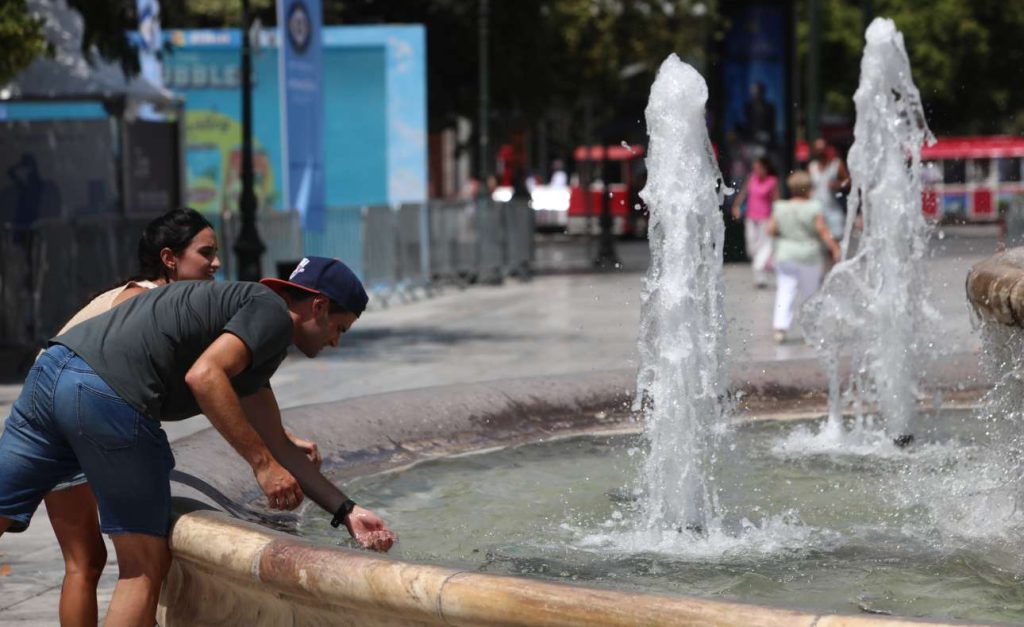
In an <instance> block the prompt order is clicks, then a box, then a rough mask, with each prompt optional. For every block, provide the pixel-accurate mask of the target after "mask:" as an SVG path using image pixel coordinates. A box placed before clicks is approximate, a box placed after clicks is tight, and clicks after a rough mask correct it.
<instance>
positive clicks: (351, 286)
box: [260, 257, 370, 316]
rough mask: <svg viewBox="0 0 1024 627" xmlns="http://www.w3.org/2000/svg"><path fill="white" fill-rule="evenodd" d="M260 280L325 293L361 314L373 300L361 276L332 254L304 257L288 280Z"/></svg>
mask: <svg viewBox="0 0 1024 627" xmlns="http://www.w3.org/2000/svg"><path fill="white" fill-rule="evenodd" d="M260 283H262V284H263V285H266V286H268V287H274V286H281V285H290V286H291V287H297V288H299V289H302V290H306V291H307V292H312V293H314V294H323V295H324V296H326V297H327V298H329V299H331V301H332V302H334V303H335V304H337V305H338V306H340V307H342V308H343V309H345V310H346V311H350V312H352V313H354V314H355V315H357V316H358V315H360V314H362V313H363V310H364V309H366V303H367V302H368V301H369V300H370V298H369V297H368V296H367V295H366V290H365V289H364V288H363V283H362V281H360V280H359V277H357V276H356V275H355V273H354V272H352V270H351V269H349V267H348V266H346V265H345V264H344V263H342V262H341V260H340V259H330V258H328V257H303V259H302V261H300V262H299V265H297V266H295V269H294V270H292V273H291V275H290V276H289V277H288V280H287V281H285V280H284V279H261V280H260Z"/></svg>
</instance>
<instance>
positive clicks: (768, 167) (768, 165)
mask: <svg viewBox="0 0 1024 627" xmlns="http://www.w3.org/2000/svg"><path fill="white" fill-rule="evenodd" d="M754 161H756V162H758V163H760V164H761V167H762V168H764V173H765V175H767V176H775V166H773V165H772V162H771V159H769V158H768V157H758V158H757V159H754Z"/></svg>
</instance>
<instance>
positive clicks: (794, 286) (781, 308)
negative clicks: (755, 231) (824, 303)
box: [768, 170, 840, 343]
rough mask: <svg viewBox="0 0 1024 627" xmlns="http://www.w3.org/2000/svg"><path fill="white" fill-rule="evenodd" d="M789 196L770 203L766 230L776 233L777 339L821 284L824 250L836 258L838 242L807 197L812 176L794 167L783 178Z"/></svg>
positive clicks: (774, 324) (818, 208)
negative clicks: (794, 169)
mask: <svg viewBox="0 0 1024 627" xmlns="http://www.w3.org/2000/svg"><path fill="white" fill-rule="evenodd" d="M786 186H787V187H788V188H789V193H790V196H791V198H790V199H789V200H776V201H775V203H774V204H773V206H772V218H771V221H770V222H769V225H768V231H769V233H770V234H771V235H772V236H774V237H775V282H776V291H775V312H774V316H773V319H772V328H773V329H774V331H775V333H774V337H775V341H776V342H777V343H782V342H784V341H786V334H787V333H788V332H789V327H790V326H791V325H792V323H793V317H794V313H795V312H796V309H797V307H799V306H800V305H801V304H802V303H803V302H804V301H805V300H807V298H809V297H810V296H811V295H812V294H814V291H815V290H816V289H818V285H820V284H821V273H822V270H823V268H824V265H825V259H826V258H825V254H824V251H826V250H827V251H828V253H829V254H830V255H831V258H832V261H834V262H835V261H839V254H840V253H839V245H838V244H836V242H835V240H834V239H833V238H832V233H831V232H830V231H829V229H828V225H827V224H826V223H825V216H824V215H823V214H822V206H821V203H820V202H819V201H817V200H812V199H811V198H810V194H811V177H810V175H808V174H807V172H804V171H803V170H797V171H796V172H793V173H792V174H790V175H789V178H787V179H786Z"/></svg>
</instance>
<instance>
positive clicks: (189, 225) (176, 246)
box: [43, 208, 321, 626]
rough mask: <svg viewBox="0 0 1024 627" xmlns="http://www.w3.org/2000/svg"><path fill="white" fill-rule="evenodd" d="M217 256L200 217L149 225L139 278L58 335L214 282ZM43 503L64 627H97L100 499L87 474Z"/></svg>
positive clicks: (310, 448) (188, 214) (191, 214)
mask: <svg viewBox="0 0 1024 627" xmlns="http://www.w3.org/2000/svg"><path fill="white" fill-rule="evenodd" d="M217 253H218V248H217V235H216V233H214V230H213V226H212V225H211V224H210V222H209V221H208V220H207V219H206V218H205V217H203V215H202V214H201V213H199V212H197V211H195V210H193V209H188V208H185V209H172V210H171V211H168V212H167V213H165V214H163V215H161V216H159V217H157V218H155V219H153V220H152V221H151V222H150V223H149V224H147V225H146V228H145V229H144V230H143V232H142V235H141V236H140V237H139V246H138V262H139V273H138V275H136V276H134V277H132V278H131V279H129V280H127V281H125V282H123V283H122V284H120V285H118V286H117V287H114V288H113V289H110V290H107V291H105V292H103V293H102V294H100V295H99V296H96V297H95V298H93V299H92V300H91V301H90V302H89V303H88V304H87V305H86V306H85V307H83V308H82V309H81V310H80V311H78V313H76V314H75V315H74V316H72V318H71V320H69V321H68V322H67V324H65V325H64V327H63V328H62V329H61V330H60V331H59V332H58V333H57V335H63V334H64V333H66V332H68V331H69V330H71V329H72V328H74V327H76V326H78V325H79V324H81V323H82V322H85V321H86V320H89V319H90V318H94V317H95V316H98V315H99V314H101V313H105V312H107V311H109V310H110V309H111V308H112V307H115V306H117V305H119V304H121V303H123V302H125V301H126V300H128V299H129V298H132V297H133V296H137V295H139V294H142V293H145V292H146V291H147V290H150V289H153V288H156V287H159V286H161V285H167V284H168V283H173V282H175V281H188V280H213V278H214V274H216V272H217V270H218V268H220V258H219V257H218V256H217ZM289 437H290V438H291V439H292V443H293V444H295V445H296V446H299V447H301V448H303V450H305V451H306V453H307V455H308V456H309V457H310V460H311V461H313V462H314V463H315V464H317V465H318V466H319V464H320V462H321V458H320V452H319V450H318V449H317V446H316V444H314V443H313V442H309V441H307V440H303V439H301V438H297V437H295V436H294V435H293V434H290V433H289ZM43 501H44V502H45V504H46V511H47V514H48V515H49V518H50V524H51V525H52V527H53V532H54V535H56V536H57V543H58V544H59V545H60V549H61V553H62V554H63V556H64V583H63V586H62V587H61V597H60V608H59V614H60V623H61V625H64V626H69V625H96V623H97V620H98V616H97V614H98V609H97V601H96V586H97V584H98V582H99V578H100V575H101V574H102V572H103V567H104V566H105V565H106V562H107V550H106V546H105V545H104V543H103V537H102V535H101V534H100V522H99V516H98V514H97V508H96V499H95V497H94V495H93V493H92V490H91V489H90V487H89V484H88V483H87V481H86V478H85V475H84V474H83V473H81V472H79V473H76V474H75V475H74V476H72V477H68V478H67V479H66V480H63V481H61V482H60V483H58V484H57V485H56V486H55V487H54V488H53V489H52V490H51V491H50V493H49V494H47V495H46V496H45V497H44V499H43Z"/></svg>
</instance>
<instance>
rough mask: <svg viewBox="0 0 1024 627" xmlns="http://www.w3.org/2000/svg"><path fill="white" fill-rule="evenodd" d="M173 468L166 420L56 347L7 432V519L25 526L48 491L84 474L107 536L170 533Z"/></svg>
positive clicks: (35, 373)
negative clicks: (129, 399) (145, 410)
mask: <svg viewBox="0 0 1024 627" xmlns="http://www.w3.org/2000/svg"><path fill="white" fill-rule="evenodd" d="M173 467H174V456H173V455H172V454H171V447H170V445H169V444H168V443H167V435H166V434H165V433H164V431H163V429H161V428H160V423H159V422H157V421H156V420H153V419H152V418H149V417H147V416H145V415H144V414H142V413H141V412H139V411H138V410H136V409H135V408H134V407H132V406H131V405H129V404H128V403H126V402H125V401H124V400H122V399H121V397H119V396H118V395H117V393H116V392H114V390H112V389H111V388H110V386H109V385H107V384H106V383H105V382H104V381H103V379H101V378H100V377H99V375H97V374H96V373H95V372H94V371H93V369H92V368H90V367H89V364H87V363H85V361H84V360H83V359H82V358H81V357H79V356H78V355H76V354H75V353H74V352H73V351H71V350H70V349H68V348H66V347H64V346H60V345H55V346H52V347H50V348H49V349H47V350H46V351H45V352H44V353H43V354H42V355H40V357H39V359H37V360H36V363H35V365H33V366H32V369H31V370H30V371H29V374H28V378H26V379H25V385H24V386H23V387H22V389H21V394H20V395H19V396H18V400H16V401H15V402H14V406H13V407H12V408H11V415H10V417H8V419H7V422H6V424H5V426H4V432H3V435H2V436H0V517H4V518H8V519H10V520H11V521H12V525H11V527H10V529H9V530H10V531H12V532H18V531H24V530H25V529H26V528H28V524H29V521H30V520H31V518H32V514H33V513H34V512H35V510H36V508H37V507H39V503H40V501H42V499H43V497H44V496H45V495H46V494H47V493H48V492H50V491H51V490H52V489H53V488H54V487H55V486H57V485H58V484H59V483H61V482H67V481H68V480H69V479H71V478H73V477H75V476H76V475H78V474H79V473H83V472H84V474H85V477H86V479H88V481H89V484H90V485H91V487H92V492H93V494H94V495H95V496H96V502H97V504H98V505H99V511H100V528H101V529H102V530H103V532H104V533H107V534H120V533H142V534H146V535H152V536H166V535H167V533H168V531H169V529H170V518H171V488H170V480H169V476H170V472H171V469H172V468H173Z"/></svg>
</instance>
